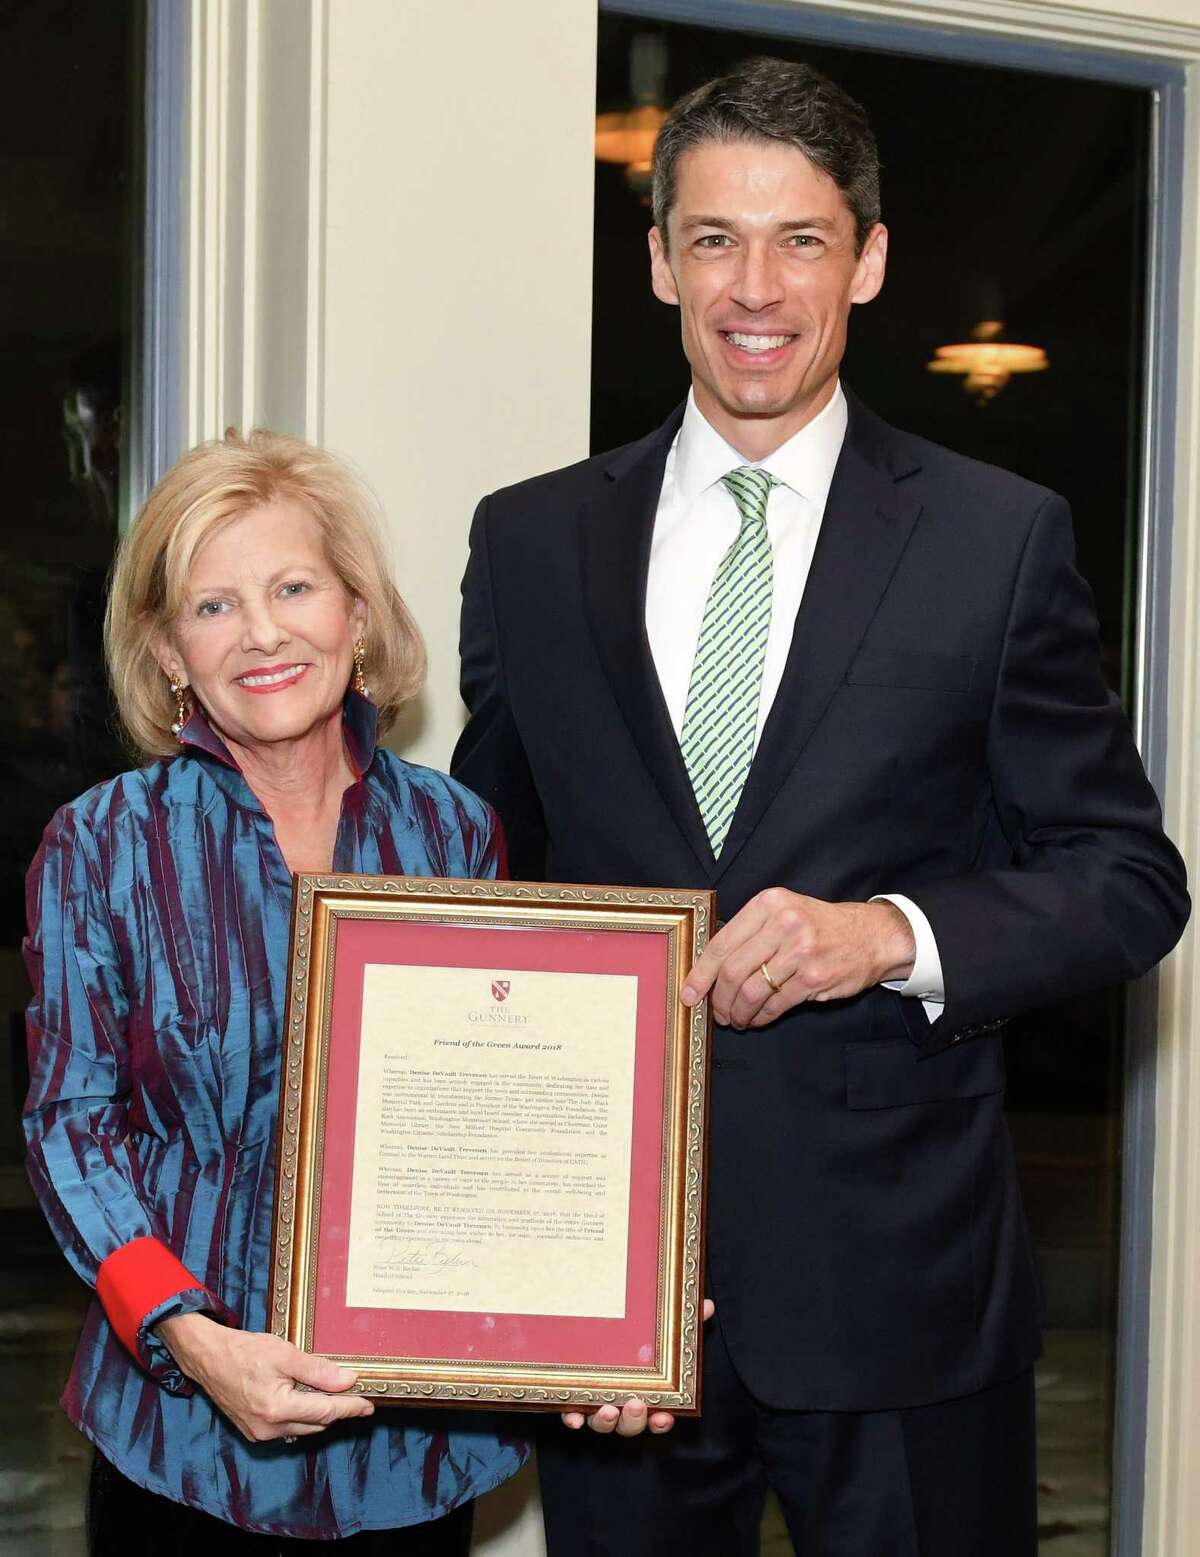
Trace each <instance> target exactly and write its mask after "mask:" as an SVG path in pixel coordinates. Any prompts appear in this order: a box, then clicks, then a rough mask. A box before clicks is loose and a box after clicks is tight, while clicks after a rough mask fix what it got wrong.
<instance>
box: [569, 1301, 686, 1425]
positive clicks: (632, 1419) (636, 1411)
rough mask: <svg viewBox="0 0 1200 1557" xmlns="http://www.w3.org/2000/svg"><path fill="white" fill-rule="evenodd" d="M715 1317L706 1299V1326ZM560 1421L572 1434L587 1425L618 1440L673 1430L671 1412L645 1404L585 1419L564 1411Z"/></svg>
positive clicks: (629, 1403)
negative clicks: (612, 1434) (654, 1409)
mask: <svg viewBox="0 0 1200 1557" xmlns="http://www.w3.org/2000/svg"><path fill="white" fill-rule="evenodd" d="M714 1313H716V1309H715V1308H714V1307H713V1300H712V1298H705V1299H704V1320H705V1322H706V1323H707V1321H708V1320H710V1319H711V1318H712V1316H713V1314H714ZM562 1419H563V1424H564V1426H566V1427H569V1428H571V1429H572V1430H573V1431H578V1430H579V1428H581V1427H582V1426H583V1424H584V1423H585V1422H586V1423H587V1425H588V1426H589V1427H590V1428H591V1430H592V1432H594V1433H616V1435H617V1437H618V1438H636V1437H637V1435H638V1434H639V1433H644V1432H645V1431H646V1430H647V1428H649V1430H650V1431H651V1432H652V1433H669V1432H670V1431H671V1429H672V1428H673V1427H674V1426H675V1417H674V1415H673V1414H672V1413H671V1412H670V1411H648V1410H647V1408H646V1402H645V1401H644V1400H627V1401H626V1402H625V1404H624V1405H623V1406H622V1407H621V1408H620V1410H618V1409H617V1407H616V1406H599V1407H597V1409H596V1410H595V1411H592V1412H591V1413H589V1414H588V1415H585V1414H584V1413H583V1412H582V1411H564V1412H563V1413H562Z"/></svg>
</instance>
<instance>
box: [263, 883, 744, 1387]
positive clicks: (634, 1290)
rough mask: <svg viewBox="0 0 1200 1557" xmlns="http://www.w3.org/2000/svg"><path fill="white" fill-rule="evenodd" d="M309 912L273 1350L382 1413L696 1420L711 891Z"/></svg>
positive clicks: (283, 1174)
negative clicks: (704, 969)
mask: <svg viewBox="0 0 1200 1557" xmlns="http://www.w3.org/2000/svg"><path fill="white" fill-rule="evenodd" d="M294 894H295V895H294V898H293V904H292V948H291V957H290V964H289V969H288V1006H287V1015H286V1018H285V1023H286V1028H285V1033H284V1044H283V1055H282V1065H281V1076H280V1098H279V1132H278V1134H279V1155H278V1162H277V1167H276V1180H275V1183H276V1193H275V1219H274V1227H273V1231H272V1256H271V1277H270V1320H269V1323H270V1328H271V1331H272V1333H273V1334H275V1335H278V1336H282V1337H283V1338H284V1339H286V1340H288V1341H291V1342H292V1343H293V1344H294V1345H296V1346H299V1347H301V1348H302V1349H303V1350H305V1351H308V1352H314V1353H319V1354H320V1355H322V1356H325V1357H331V1358H334V1359H336V1360H337V1361H340V1362H344V1363H347V1364H348V1365H350V1366H351V1367H353V1368H354V1370H355V1372H356V1374H357V1381H356V1383H355V1385H354V1388H355V1389H357V1390H358V1391H360V1392H361V1393H365V1394H368V1395H370V1396H371V1397H372V1398H374V1399H376V1400H378V1401H379V1403H380V1404H381V1405H387V1404H396V1403H407V1404H409V1405H422V1404H428V1403H435V1404H439V1405H450V1406H463V1407H467V1406H480V1407H496V1406H501V1407H504V1408H508V1409H513V1410H541V1411H555V1410H562V1409H564V1408H566V1407H569V1406H570V1407H576V1406H577V1407H579V1408H580V1409H582V1410H584V1411H589V1410H595V1409H596V1408H597V1407H598V1406H600V1405H603V1404H606V1403H608V1402H612V1401H615V1402H617V1403H620V1402H622V1401H625V1400H629V1399H631V1398H633V1397H634V1396H637V1397H638V1398H640V1399H644V1400H645V1401H646V1402H647V1403H648V1404H649V1405H650V1406H652V1407H657V1406H661V1407H663V1408H664V1409H666V1410H670V1411H674V1412H677V1413H680V1414H682V1415H695V1414H696V1413H697V1412H698V1411H699V1409H700V1376H701V1350H702V1308H703V1300H704V1293H703V1281H704V1248H703V1243H704V1195H705V1188H706V1166H707V1157H706V1151H707V1130H708V1066H709V1047H710V1030H711V1018H710V1015H709V1012H708V1007H707V1003H706V1002H702V1003H701V1004H700V1005H698V1006H694V1007H687V1006H685V1005H683V1003H682V1002H681V1000H680V990H681V989H682V987H683V983H684V980H685V979H686V978H687V975H688V972H689V971H690V969H691V967H692V966H693V964H694V962H695V959H696V957H697V956H698V955H699V953H700V950H701V948H702V947H703V946H704V944H705V941H706V939H707V937H708V932H709V928H710V926H711V924H712V915H713V909H714V898H713V894H712V893H711V892H703V891H691V890H685V889H675V888H666V887H661V888H660V887H607V886H595V885H590V884H583V885H576V884H570V883H567V884H559V883H546V882H528V881H468V880H456V879H446V878H440V877H438V878H423V877H410V876H348V877H342V876H315V875H314V876H305V875H301V876H297V877H296V878H295V888H294Z"/></svg>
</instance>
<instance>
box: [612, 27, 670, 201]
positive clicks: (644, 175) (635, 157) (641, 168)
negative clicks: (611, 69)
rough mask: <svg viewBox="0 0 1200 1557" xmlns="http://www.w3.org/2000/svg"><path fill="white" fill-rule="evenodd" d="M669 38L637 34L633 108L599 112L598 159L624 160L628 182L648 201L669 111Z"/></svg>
mask: <svg viewBox="0 0 1200 1557" xmlns="http://www.w3.org/2000/svg"><path fill="white" fill-rule="evenodd" d="M666 82H667V41H666V39H665V38H664V37H663V36H662V35H661V33H654V32H639V33H637V34H635V36H634V39H633V43H632V45H631V47H630V51H629V84H630V95H631V97H632V98H633V103H634V106H633V107H632V108H627V109H620V110H618V111H617V112H615V113H607V114H597V115H596V161H597V162H623V163H624V164H625V182H626V183H627V184H628V185H629V187H630V189H631V190H632V191H633V192H634V194H636V195H638V196H640V197H641V199H642V201H643V203H646V202H647V201H648V200H649V197H650V162H651V158H652V157H653V155H654V142H655V141H656V140H657V139H658V132H659V130H660V129H661V128H662V125H663V120H664V119H665V118H666V117H667V110H666V108H665V107H664V106H663V99H664V96H665V92H666Z"/></svg>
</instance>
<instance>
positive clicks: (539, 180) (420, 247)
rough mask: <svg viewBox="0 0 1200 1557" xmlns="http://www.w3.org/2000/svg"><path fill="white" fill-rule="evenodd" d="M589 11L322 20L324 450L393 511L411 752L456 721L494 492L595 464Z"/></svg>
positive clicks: (551, 0)
mask: <svg viewBox="0 0 1200 1557" xmlns="http://www.w3.org/2000/svg"><path fill="white" fill-rule="evenodd" d="M595 28H596V17H595V7H594V4H593V3H592V0H523V3H522V4H521V5H519V6H515V7H513V6H509V5H500V4H496V3H495V0H457V3H452V4H446V3H442V4H438V5H394V4H390V3H384V4H375V3H362V0H355V3H353V4H347V3H345V0H334V4H333V5H332V6H331V7H330V12H329V34H328V45H327V47H328V56H327V58H328V82H329V94H328V119H327V131H326V147H327V154H326V156H327V160H326V168H325V175H326V188H327V195H326V201H327V204H326V240H325V241H326V248H325V267H324V307H325V316H324V317H325V372H324V428H323V432H324V437H325V441H326V442H327V443H328V444H330V445H331V446H332V447H333V448H335V449H338V450H340V451H343V452H345V453H347V454H349V455H351V456H352V457H353V458H354V459H355V460H356V461H357V463H358V464H359V465H360V466H361V468H362V469H363V470H364V471H365V472H366V474H367V476H368V477H369V479H370V481H371V482H372V484H373V486H374V488H375V490H376V491H377V492H378V493H379V495H380V497H381V498H382V499H383V502H384V506H385V508H386V511H387V513H388V516H389V518H390V520H391V527H392V534H393V536H394V540H395V548H396V559H397V571H398V577H399V581H400V587H401V590H402V592H403V593H404V594H405V595H406V596H407V598H408V601H409V604H410V605H411V606H412V607H413V609H414V611H415V612H416V615H417V618H418V620H419V622H420V623H421V626H422V628H423V629H424V631H425V634H426V636H427V638H428V642H429V651H430V676H429V686H428V690H427V693H426V696H425V697H424V699H423V701H422V705H421V709H420V720H419V724H418V725H417V726H416V727H413V726H411V725H410V726H408V727H407V728H405V729H404V730H403V731H402V732H400V733H401V742H400V743H401V744H402V745H403V746H404V749H405V751H406V753H407V754H408V755H410V756H414V757H416V758H417V759H418V760H422V761H427V762H432V763H435V764H437V765H439V766H445V765H446V763H447V762H448V760H449V756H450V751H451V747H452V745H453V742H454V739H455V737H456V735H457V733H458V728H459V723H460V720H459V707H460V705H459V702H458V696H457V685H458V682H457V676H458V665H457V660H458V655H457V643H458V587H459V580H460V578H461V576H462V569H463V563H464V561H465V557H466V545H467V527H468V525H469V523H470V519H471V515H472V513H473V511H474V508H475V504H476V503H477V502H478V501H479V499H480V497H481V496H483V494H484V493H486V492H488V491H491V490H492V489H493V488H495V487H497V486H502V485H504V484H506V483H508V482H512V481H517V480H520V479H521V478H523V477H525V476H529V475H532V474H534V473H535V472H537V471H541V470H549V469H552V468H554V467H555V466H557V465H563V464H566V463H568V462H569V461H571V460H576V459H581V458H583V457H584V456H585V455H586V454H587V439H588V399H589V390H588V366H589V354H590V339H591V273H592V241H591V240H592V127H593V120H594V113H595V108H594V103H595V86H594V72H595Z"/></svg>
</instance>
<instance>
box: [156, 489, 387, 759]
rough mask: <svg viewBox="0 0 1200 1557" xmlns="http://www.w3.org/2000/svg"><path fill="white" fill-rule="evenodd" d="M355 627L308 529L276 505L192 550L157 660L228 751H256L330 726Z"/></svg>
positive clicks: (348, 602) (341, 589) (298, 515)
mask: <svg viewBox="0 0 1200 1557" xmlns="http://www.w3.org/2000/svg"><path fill="white" fill-rule="evenodd" d="M365 624H366V608H365V606H364V605H363V603H362V601H361V600H358V599H356V598H355V597H354V596H352V595H351V594H350V593H349V592H348V590H347V589H346V586H345V585H344V584H343V583H342V581H341V579H339V578H338V576H337V574H336V573H335V572H334V571H333V568H332V567H331V566H330V564H329V561H328V558H327V557H326V555H325V548H324V545H323V543H322V537H321V532H320V529H319V528H318V526H317V523H316V521H315V520H314V519H313V518H312V516H311V515H310V514H309V513H308V512H307V511H306V510H305V509H304V508H302V507H301V506H300V505H299V504H298V503H295V502H292V501H286V500H284V501H279V502H274V503H268V504H266V505H265V506H264V507H262V508H255V509H252V510H251V511H250V512H249V513H247V514H244V515H242V517H241V518H239V519H235V520H234V521H233V522H232V523H230V524H227V525H226V526H225V528H224V529H223V530H220V531H218V533H217V534H216V535H215V536H213V538H212V539H211V540H210V541H207V542H206V543H205V544H204V545H203V546H202V547H201V548H200V550H199V551H198V552H197V554H196V558H195V561H194V562H193V564H192V570H191V573H190V575H189V577H188V580H187V588H186V593H185V597H184V604H183V609H182V610H181V612H180V615H179V617H178V619H177V620H176V621H175V622H174V623H173V624H172V627H171V629H170V632H169V633H168V634H167V635H166V637H165V638H164V640H163V642H162V644H161V645H160V648H159V651H158V659H159V663H160V664H161V665H162V667H163V670H164V671H165V672H166V673H167V675H171V674H172V673H175V674H178V675H179V676H180V678H181V679H182V680H183V681H184V682H186V683H187V684H188V685H189V686H190V687H191V689H192V693H193V695H194V696H195V697H196V699H197V700H198V701H199V703H200V704H201V705H202V707H203V708H204V711H205V713H206V714H207V715H208V717H209V720H210V721H211V723H212V724H213V726H214V727H215V728H216V729H217V730H219V731H220V733H221V734H222V735H223V736H224V737H225V738H226V740H228V741H232V742H233V743H235V744H236V745H239V746H242V747H246V748H249V749H251V750H254V749H260V748H263V747H268V746H271V745H272V744H273V743H275V742H279V741H294V740H297V739H299V738H302V737H303V736H305V735H308V734H310V733H312V732H313V731H314V730H316V729H318V728H319V727H321V726H322V725H323V724H324V723H325V722H326V721H327V720H329V719H330V718H332V717H334V716H335V715H336V713H337V711H338V710H339V709H340V708H341V704H342V698H343V696H344V694H345V691H346V684H347V682H348V681H349V679H350V672H351V668H352V666H353V663H354V642H355V639H356V638H358V637H359V636H360V635H361V633H362V631H363V629H364V627H365Z"/></svg>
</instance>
